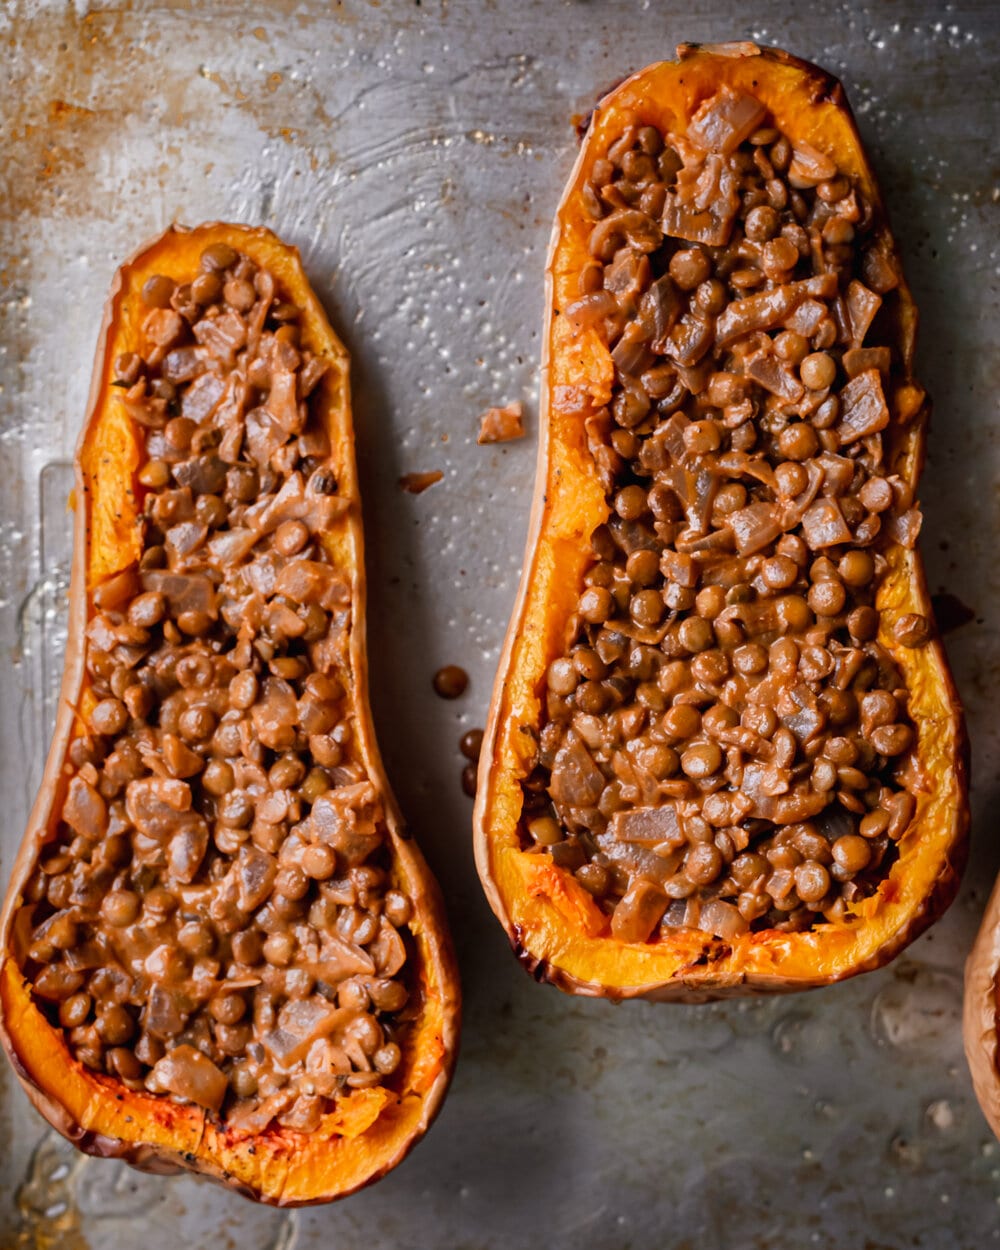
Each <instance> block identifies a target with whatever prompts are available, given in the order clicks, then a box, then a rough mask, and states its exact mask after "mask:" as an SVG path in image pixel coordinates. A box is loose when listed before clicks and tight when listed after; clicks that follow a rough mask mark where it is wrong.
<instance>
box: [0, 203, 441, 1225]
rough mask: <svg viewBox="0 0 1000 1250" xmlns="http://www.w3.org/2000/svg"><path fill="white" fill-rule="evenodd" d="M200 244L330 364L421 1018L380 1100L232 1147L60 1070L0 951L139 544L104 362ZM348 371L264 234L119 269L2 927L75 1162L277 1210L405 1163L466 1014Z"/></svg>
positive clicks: (359, 684) (53, 815)
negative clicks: (31, 787)
mask: <svg viewBox="0 0 1000 1250" xmlns="http://www.w3.org/2000/svg"><path fill="white" fill-rule="evenodd" d="M213 243H228V244H229V245H231V246H232V247H233V248H235V249H236V250H238V251H241V252H244V253H246V254H247V255H249V256H250V257H251V258H252V259H254V260H255V261H256V262H257V263H258V264H259V265H262V266H267V267H268V268H270V269H271V270H272V272H273V273H274V274H275V277H276V278H277V279H278V281H279V283H280V284H281V285H282V286H283V288H284V289H285V290H286V291H287V292H288V294H289V297H290V298H292V299H293V300H294V301H295V302H296V303H297V304H298V305H299V306H300V308H302V310H303V316H302V326H303V339H304V342H305V343H306V345H307V346H310V347H311V348H312V349H313V351H315V352H316V353H317V354H319V355H322V357H323V358H324V359H325V360H327V361H328V362H329V365H330V368H329V370H328V373H327V375H326V377H325V378H324V379H323V380H322V381H321V383H320V387H319V388H318V391H317V394H320V395H321V398H319V399H317V400H316V402H317V403H319V404H321V405H322V415H323V419H324V421H325V422H326V424H327V428H328V431H329V434H330V441H331V445H332V454H333V457H334V459H335V461H336V462H337V467H338V482H339V484H340V493H341V494H343V495H344V496H345V497H346V498H347V499H348V500H349V502H350V506H349V508H348V509H347V510H346V512H345V515H344V516H343V518H342V519H340V520H338V521H337V522H336V523H335V528H334V529H333V530H332V531H330V532H329V533H328V534H327V535H325V536H324V538H325V541H326V542H327V543H328V545H329V548H330V549H331V551H332V552H333V553H334V554H335V555H336V557H337V559H338V560H339V561H340V562H341V563H342V567H343V568H344V569H345V571H346V572H347V574H348V577H349V580H350V585H351V607H352V612H353V625H352V629H351V638H350V660H351V672H350V678H351V688H350V690H349V701H350V710H351V712H352V713H353V716H354V719H355V726H356V742H357V749H358V753H359V758H360V759H361V760H362V761H363V763H364V764H365V767H366V769H367V771H368V775H369V776H370V777H371V779H372V781H373V783H374V785H375V786H376V788H377V790H378V791H379V794H380V796H381V798H382V800H383V805H384V809H385V823H386V827H387V830H388V833H389V838H390V842H391V846H392V852H393V869H392V871H393V876H394V882H395V883H398V884H399V886H400V887H401V888H402V889H404V890H405V891H406V892H407V893H408V895H409V897H410V898H411V900H412V903H413V909H414V911H413V918H412V920H411V921H410V923H409V928H410V931H411V933H412V934H413V937H414V939H415V941H414V952H413V955H412V957H411V958H412V959H413V974H412V975H413V978H414V984H415V985H417V984H418V985H419V988H420V992H421V996H422V1005H421V1008H420V1011H419V1013H418V1015H417V1016H416V1018H415V1019H414V1021H413V1022H412V1025H411V1030H410V1033H409V1035H408V1038H407V1040H406V1043H405V1044H404V1047H403V1052H404V1054H403V1062H402V1063H401V1065H400V1068H399V1070H398V1072H397V1074H395V1075H394V1077H393V1078H392V1084H393V1089H392V1090H384V1089H381V1088H380V1089H378V1090H374V1091H373V1090H359V1091H353V1092H352V1093H351V1094H350V1095H348V1096H347V1097H346V1098H344V1099H341V1100H340V1101H339V1102H338V1103H337V1104H336V1107H335V1110H334V1112H333V1113H331V1114H330V1115H328V1116H327V1117H325V1118H324V1122H323V1126H322V1127H321V1128H320V1130H318V1131H317V1132H316V1133H311V1134H304V1133H299V1132H293V1131H291V1130H287V1129H284V1130H283V1129H279V1128H278V1127H277V1126H276V1125H273V1124H272V1125H271V1126H270V1127H269V1128H268V1129H267V1130H265V1131H264V1132H263V1133H260V1134H249V1133H245V1132H244V1133H238V1132H236V1131H234V1130H231V1129H229V1128H227V1126H226V1125H224V1124H220V1123H219V1122H218V1121H217V1120H214V1119H213V1118H212V1117H210V1116H209V1115H208V1114H207V1113H206V1112H205V1111H204V1110H203V1109H202V1108H200V1107H196V1106H193V1105H180V1104H177V1103H174V1102H171V1101H169V1100H168V1099H165V1098H162V1097H157V1096H155V1095H151V1094H150V1095H147V1094H140V1093H134V1092H132V1091H130V1090H128V1089H126V1088H125V1087H124V1086H122V1085H121V1084H120V1083H119V1082H117V1081H115V1080H113V1079H112V1078H110V1077H106V1076H103V1075H100V1074H97V1073H94V1072H92V1071H90V1070H89V1069H87V1068H86V1067H84V1066H83V1065H82V1064H81V1063H80V1062H79V1061H78V1060H76V1059H75V1058H74V1057H73V1056H72V1055H71V1053H70V1051H69V1049H68V1047H67V1044H66V1042H65V1040H64V1037H63V1034H62V1031H61V1030H59V1029H56V1028H53V1026H51V1025H50V1024H49V1023H48V1021H47V1020H46V1019H45V1017H44V1016H43V1015H42V1013H41V1012H40V1011H39V1009H38V1008H37V1007H36V1006H35V1004H34V1002H33V1001H32V999H31V996H30V993H29V989H28V986H27V983H26V981H25V979H24V977H23V975H22V974H21V972H20V969H19V967H18V964H17V961H16V959H15V956H14V953H13V947H12V941H13V937H14V933H13V921H14V916H15V914H16V912H17V909H18V907H19V906H20V903H21V901H22V891H23V889H24V887H25V884H26V882H27V880H28V879H29V877H30V874H31V872H32V870H33V868H34V865H35V863H36V861H37V858H38V855H39V853H40V851H41V848H42V847H43V846H44V844H45V843H46V841H48V840H50V838H51V837H52V836H54V834H55V827H56V825H57V823H58V812H59V811H60V810H61V799H62V794H63V792H64V789H65V780H61V778H62V767H63V762H64V760H65V758H66V753H67V750H68V747H69V744H70V742H71V740H72V738H73V737H74V736H75V734H76V733H77V732H78V731H79V721H78V719H77V716H76V713H75V711H74V709H75V708H76V707H78V706H79V705H80V700H81V697H82V696H84V697H85V696H86V676H85V671H84V651H85V647H84V642H85V639H84V630H85V628H86V624H87V617H88V591H89V588H90V587H91V586H92V585H93V584H94V583H95V582H97V581H99V580H102V579H103V578H104V577H105V576H107V575H109V574H110V573H112V572H114V571H116V570H117V569H118V568H121V567H124V566H125V565H127V564H128V563H129V561H130V560H131V559H133V558H134V556H135V554H136V549H137V545H138V533H137V531H136V530H135V528H134V527H133V526H130V524H129V522H130V520H132V519H134V517H135V497H134V485H135V477H134V475H135V472H136V469H137V467H138V463H139V456H138V447H137V445H136V443H135V438H134V435H133V434H132V432H131V429H130V426H129V423H128V420H127V418H124V417H120V416H118V413H119V412H120V409H119V407H118V405H117V404H116V403H115V400H114V398H113V397H114V396H117V394H118V392H117V391H115V390H114V389H112V388H111V387H110V385H109V383H110V381H111V378H112V376H113V375H112V372H111V370H112V367H113V362H114V360H115V358H116V357H117V356H118V355H119V353H121V352H124V351H127V350H129V349H130V348H131V346H132V345H133V344H134V343H135V342H136V341H137V335H138V328H139V321H140V306H139V292H140V290H141V288H142V284H143V282H144V281H145V280H146V278H148V277H149V276H150V275H152V274H154V273H167V274H171V275H175V276H178V277H179V276H181V275H188V274H190V273H193V272H196V270H197V267H198V258H199V255H200V253H201V252H202V250H203V249H204V248H205V247H207V246H209V245H210V244H213ZM348 365H349V359H348V355H347V351H346V349H345V348H344V346H343V344H342V343H341V342H340V340H339V339H338V338H337V336H336V335H335V333H334V331H333V330H332V328H331V326H330V323H329V321H328V319H327V317H326V314H325V312H324V311H323V309H322V307H321V305H320V303H319V301H318V300H317V298H316V296H315V295H314V294H313V292H312V290H311V288H310V286H309V284H308V281H307V279H306V276H305V273H304V271H303V269H302V265H301V261H300V259H299V256H298V252H297V250H296V249H295V248H292V247H290V246H288V245H286V244H284V243H282V242H281V241H280V240H279V239H278V238H277V237H276V236H275V235H274V234H272V233H271V232H270V231H269V230H266V229H263V228H251V227H247V226H239V225H229V224H223V223H210V224H206V225H202V226H198V227H197V228H194V229H190V230H189V229H186V228H184V227H181V226H172V227H170V228H169V229H168V230H167V231H166V232H165V233H164V234H163V235H161V236H160V237H159V238H157V239H155V240H153V241H152V242H150V243H147V244H146V245H144V246H143V247H141V248H140V249H139V250H138V251H137V252H136V253H135V254H134V255H133V256H132V257H131V258H130V259H129V260H127V261H126V262H125V264H124V265H122V267H121V268H120V269H119V271H118V273H117V274H116V276H115V279H114V282H113V285H112V288H111V292H110V295H109V298H108V302H107V305H106V308H105V313H104V321H103V325H102V328H101V332H100V337H99V342H98V347H97V356H96V362H95V367H94V374H93V379H92V384H91V392H90V399H89V403H88V409H87V417H86V420H85V422H84V426H83V429H82V432H81V435H80V439H79V442H78V446H77V451H76V457H75V470H76V488H75V513H76V516H75V527H74V560H73V570H72V579H71V589H70V624H69V644H68V646H67V651H66V657H65V668H64V675H63V683H62V689H61V697H60V702H59V711H58V715H57V721H56V728H55V732H54V736H53V740H52V745H51V748H50V752H49V756H48V760H47V763H46V767H45V772H44V775H43V779H42V783H41V786H40V788H39V793H38V797H37V799H36V802H35V805H34V807H33V809H32V812H31V816H30V818H29V824H28V832H27V834H26V836H25V839H24V842H23V843H22V846H21V849H20V853H19V855H18V857H17V859H16V861H15V863H14V867H13V871H12V874H11V879H10V883H9V886H8V890H7V897H6V903H5V906H4V909H3V913H2V916H0V1044H2V1045H3V1047H4V1049H5V1050H6V1052H7V1055H8V1057H9V1058H10V1060H11V1063H12V1064H13V1067H14V1069H15V1071H16V1072H17V1075H18V1077H19V1079H20V1081H21V1084H22V1086H23V1087H24V1089H25V1092H26V1093H27V1095H28V1097H29V1098H30V1099H31V1101H32V1103H33V1104H34V1105H35V1107H36V1108H37V1109H38V1110H39V1111H40V1112H41V1113H42V1115H43V1116H44V1117H45V1118H46V1119H47V1120H48V1121H49V1123H50V1124H52V1126H53V1127H54V1128H56V1129H57V1130H58V1131H59V1132H60V1133H62V1135H63V1136H64V1137H66V1138H67V1139H68V1140H70V1141H72V1142H73V1143H74V1144H75V1145H76V1146H78V1147H79V1148H80V1149H81V1150H83V1151H85V1152H86V1153H88V1154H93V1155H98V1156H101V1157H106V1158H120V1159H124V1160H125V1161H126V1162H128V1163H130V1164H132V1165H133V1166H135V1167H138V1168H141V1169H143V1170H146V1171H154V1172H175V1171H179V1170H182V1169H186V1170H191V1171H195V1172H200V1173H202V1174H204V1175H206V1176H209V1177H210V1178H212V1179H213V1180H216V1181H219V1182H221V1183H224V1184H226V1185H227V1186H228V1187H230V1188H233V1189H235V1190H237V1191H238V1192H240V1193H242V1194H244V1195H246V1196H248V1197H251V1198H255V1199H258V1200H260V1201H262V1202H266V1203H270V1204H273V1205H276V1206H299V1205H303V1204H308V1203H319V1202H329V1201H332V1200H333V1199H336V1198H340V1197H344V1196H345V1195H347V1194H350V1193H352V1192H354V1191H355V1190H357V1189H360V1188H361V1187H362V1186H364V1185H367V1184H370V1183H371V1182H373V1181H375V1180H377V1179H378V1178H379V1177H381V1176H382V1175H384V1174H385V1173H386V1172H388V1171H389V1170H390V1169H391V1168H393V1167H395V1166H396V1164H397V1163H399V1162H400V1160H401V1159H402V1158H403V1157H404V1156H405V1155H406V1154H407V1153H408V1151H409V1150H410V1148H411V1147H412V1146H413V1145H414V1144H415V1143H416V1142H417V1141H418V1140H419V1139H420V1137H421V1136H422V1135H423V1134H424V1132H425V1131H426V1130H427V1128H428V1127H429V1125H430V1124H431V1122H432V1121H433V1119H434V1117H435V1115H436V1114H437V1112H438V1111H439V1109H440V1107H441V1104H442V1101H443V1099H444V1095H445V1092H446V1090H447V1087H448V1083H449V1081H450V1079H451V1075H452V1071H453V1069H454V1064H455V1059H456V1056H457V1048H458V1036H459V1026H460V1016H461V1002H460V998H461V996H460V988H459V980H458V970H457V965H456V963H455V957H454V953H453V949H452V945H451V939H450V936H449V932H448V924H447V919H446V915H445V911H444V905H443V901H442V899H441V896H440V893H439V890H438V887H437V884H436V882H435V880H434V878H433V877H432V875H431V873H430V870H429V868H428V867H427V864H426V863H425V861H424V859H423V856H422V855H421V853H420V851H419V849H418V848H417V847H416V845H415V844H414V843H413V841H412V840H410V839H409V836H408V835H407V834H406V832H405V831H404V827H403V821H402V817H401V815H400V812H399V809H398V807H397V806H396V803H395V800H394V798H393V796H392V792H391V791H390V789H389V785H388V782H387V780H386V777H385V772H384V769H383V766H382V761H381V757H380V755H379V751H378V747H377V744H376V741H375V732H374V727H373V724H372V719H371V712H370V708H369V702H368V660H367V650H366V642H365V591H366V584H365V573H364V549H363V535H362V528H361V506H360V499H359V495H358V482H357V469H356V465H355V459H354V436H353V427H352V420H351V404H350V390H349V379H348ZM119 514H121V516H119ZM122 518H124V519H122ZM397 1078H398V1079H397ZM358 1094H360V1095H362V1097H360V1098H359V1097H358ZM386 1094H387V1095H388V1096H387V1097H386Z"/></svg>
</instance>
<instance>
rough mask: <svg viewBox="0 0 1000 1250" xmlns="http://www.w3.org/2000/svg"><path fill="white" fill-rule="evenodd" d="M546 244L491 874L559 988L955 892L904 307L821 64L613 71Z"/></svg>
mask: <svg viewBox="0 0 1000 1250" xmlns="http://www.w3.org/2000/svg"><path fill="white" fill-rule="evenodd" d="M547 276H548V292H549V296H550V302H549V310H548V318H547V328H546V334H545V347H544V351H545V360H544V364H543V404H542V407H543V411H542V421H541V425H542V434H541V440H540V449H539V469H538V479H537V488H536V490H537V493H536V501H535V511H534V517H533V524H532V530H531V537H530V539H529V548H528V556H527V558H526V560H525V565H524V574H523V579H522V585H521V590H520V594H519V598H518V603H517V606H516V608H515V612H514V617H513V619H512V622H511V626H510V630H509V633H508V639H507V644H506V648H505V652H504V656H503V658H502V660H501V665H500V671H499V674H498V677H497V684H496V688H495V694H494V702H493V706H492V709H491V719H490V725H489V727H488V729H487V733H486V738H485V742H484V747H483V752H482V755H481V757H480V773H479V788H478V797H477V804H476V816H475V825H476V829H475V837H476V853H477V862H478V865H479V871H480V876H481V878H482V880H483V883H484V885H485V888H486V891H487V894H488V897H489V899H490V902H491V904H492V906H493V908H494V910H495V911H496V913H497V915H498V916H499V917H500V919H501V921H502V922H503V923H504V925H505V927H506V928H507V930H508V933H509V935H510V937H511V940H512V943H513V944H514V945H515V948H516V949H517V950H518V952H519V954H520V956H521V957H522V959H523V960H524V961H525V963H526V964H527V965H528V966H529V967H530V968H531V969H532V970H533V971H534V973H535V975H536V976H539V977H547V978H549V979H551V980H553V981H554V982H555V983H556V984H558V985H560V986H562V987H563V988H564V989H568V990H571V991H575V992H579V993H589V994H609V995H612V996H633V995H647V996H651V997H662V998H686V997H704V996H711V995H716V994H725V993H734V992H741V991H746V990H752V989H795V988H803V987H806V986H810V985H819V984H823V983H825V982H828V981H833V980H838V979H841V978H843V977H846V976H850V975H852V974H854V973H857V972H860V971H863V970H865V969H866V968H871V967H874V966H877V965H878V964H880V963H882V962H884V961H885V960H886V959H888V958H890V957H891V955H892V954H894V953H895V952H896V951H898V950H899V949H900V948H901V947H902V946H903V945H904V944H905V943H906V942H907V941H909V940H910V939H911V938H912V937H913V936H915V934H916V933H917V932H919V930H920V929H921V928H922V927H923V926H925V925H926V924H927V923H929V922H930V920H932V919H933V918H934V917H935V916H936V915H937V914H939V913H940V911H941V910H942V909H943V907H944V906H945V905H946V904H947V902H948V901H950V899H951V897H952V896H953V894H954V890H955V888H956V885H957V880H958V874H959V872H960V870H961V865H962V863H963V861H964V842H965V831H966V825H967V804H966V791H965V755H964V731H963V727H962V719H961V711H960V708H959V705H958V701H957V697H956V694H955V690H954V686H953V684H952V681H951V678H950V675H949V673H948V669H947V665H946V661H945V658H944V654H943V651H942V649H941V646H940V643H939V642H938V640H937V638H936V636H935V633H934V627H933V621H932V617H931V612H930V605H929V602H928V597H927V592H926V587H925V584H924V578H923V572H922V567H921V564H920V559H919V555H918V554H917V551H916V539H917V534H918V532H919V528H920V515H919V510H918V505H917V500H916V486H917V479H918V476H919V472H920V468H921V465H922V460H923V451H924V438H925V418H926V411H927V407H926V403H925V397H924V392H923V390H922V389H921V388H920V386H919V384H918V383H917V382H916V381H915V380H914V377H913V372H912V364H913V347H914V335H915V330H916V309H915V307H914V305H913V301H912V298H911V296H910V293H909V290H908V288H907V286H906V283H905V280H904V278H903V276H902V272H901V269H900V266H899V261H898V257H897V255H896V250H895V246H894V243H893V240H892V236H891V235H890V233H889V229H888V225H887V222H886V218H885V213H884V209H883V206H882V203H881V199H880V196H879V192H878V188H877V186H876V184H875V181H874V177H873V175H872V172H871V169H870V167H869V165H868V163H867V160H866V158H865V154H864V151H863V149H862V146H861V142H860V139H859V137H858V134H857V131H856V129H855V127H854V123H853V120H852V118H851V115H850V112H849V109H848V107H847V105H846V102H845V99H844V96H843V92H842V89H841V88H840V86H839V84H838V83H836V82H835V81H834V80H832V79H830V78H829V77H828V76H827V75H826V74H824V73H823V72H822V71H820V70H817V69H816V68H815V67H812V66H808V65H806V64H804V63H803V62H800V61H796V60H795V59H793V58H791V57H789V56H787V55H786V54H784V53H780V52H777V51H775V50H771V49H761V48H757V47H756V46H754V45H749V44H739V45H726V46H722V47H715V48H698V47H693V46H686V47H684V48H682V49H681V56H680V59H679V60H678V61H676V62H670V63H666V62H665V63H661V64H658V65H654V66H651V67H650V68H648V69H646V70H643V71H641V72H640V73H638V74H636V75H634V76H633V77H632V78H630V79H628V80H627V81H626V82H625V83H623V84H622V85H621V86H620V87H618V88H617V89H616V90H615V91H614V92H612V93H611V95H609V96H608V97H607V98H606V99H604V100H603V101H602V102H601V103H600V104H599V105H598V107H597V109H596V110H595V112H594V114H593V116H592V118H591V121H590V124H589V128H588V130H587V133H586V136H585V138H584V140H583V146H582V150H581V152H580V155H579V158H578V160H577V163H576V166H575V168H574V171H573V173H572V175H571V178H570V182H569V185H568V187H567V190H566V192H565V195H564V197H563V200H562V203H561V206H560V208H559V211H558V214H557V219H556V224H555V229H554V234H553V242H552V248H551V253H550V259H549V267H548V275H547Z"/></svg>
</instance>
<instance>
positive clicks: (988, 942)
mask: <svg viewBox="0 0 1000 1250" xmlns="http://www.w3.org/2000/svg"><path fill="white" fill-rule="evenodd" d="M998 977H1000V878H998V879H997V882H996V884H995V885H994V887H993V892H992V893H991V895H990V898H989V902H988V903H987V904H986V911H985V913H984V915H983V920H982V924H981V925H980V926H979V933H978V934H977V935H976V940H975V943H974V944H973V947H972V951H971V953H970V954H969V958H968V961H967V962H966V965H965V1000H964V1003H963V1009H962V1033H963V1037H964V1041H965V1057H966V1059H967V1060H968V1064H969V1071H970V1073H971V1074H972V1087H973V1089H974V1090H975V1091H976V1097H977V1098H978V1099H979V1105H980V1107H982V1109H983V1115H984V1116H985V1117H986V1121H987V1123H988V1124H989V1126H990V1128H991V1129H992V1130H993V1132H994V1133H995V1134H996V1135H997V1136H998V1137H1000V1049H998V1038H997V1023H998V1015H1000V998H998V990H1000V981H998Z"/></svg>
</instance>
